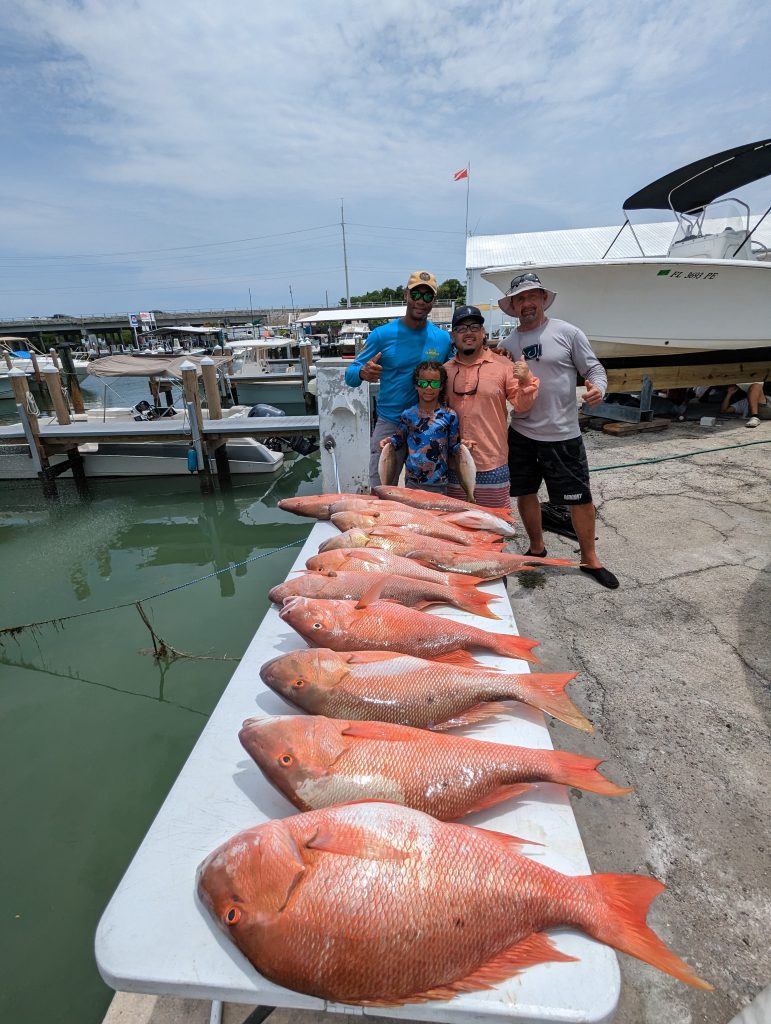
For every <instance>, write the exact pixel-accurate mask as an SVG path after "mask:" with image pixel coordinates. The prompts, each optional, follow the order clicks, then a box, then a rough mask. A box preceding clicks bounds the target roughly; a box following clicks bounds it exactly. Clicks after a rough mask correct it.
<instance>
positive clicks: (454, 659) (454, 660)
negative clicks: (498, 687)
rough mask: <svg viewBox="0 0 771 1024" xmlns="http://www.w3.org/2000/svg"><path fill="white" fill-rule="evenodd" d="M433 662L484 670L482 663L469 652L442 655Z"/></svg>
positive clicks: (451, 652) (432, 659) (433, 659)
mask: <svg viewBox="0 0 771 1024" xmlns="http://www.w3.org/2000/svg"><path fill="white" fill-rule="evenodd" d="M431 661H441V662H442V663H443V664H445V665H459V666H461V667H462V668H482V662H481V661H477V659H476V658H475V657H474V656H473V654H469V652H468V651H450V652H449V653H448V654H440V655H438V656H437V657H436V658H431Z"/></svg>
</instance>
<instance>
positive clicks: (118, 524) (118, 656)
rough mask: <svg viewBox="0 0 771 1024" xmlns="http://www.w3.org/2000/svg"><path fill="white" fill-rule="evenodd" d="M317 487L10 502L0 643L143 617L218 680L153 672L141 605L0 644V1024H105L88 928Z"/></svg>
mask: <svg viewBox="0 0 771 1024" xmlns="http://www.w3.org/2000/svg"><path fill="white" fill-rule="evenodd" d="M317 474H318V458H317V457H315V458H314V457H311V458H306V459H297V460H295V461H289V460H287V461H286V462H285V464H284V467H283V468H282V469H281V470H279V471H278V472H277V473H275V474H269V475H268V474H266V475H263V476H261V477H252V478H250V482H249V483H247V484H241V483H236V485H235V486H234V488H233V490H232V491H231V492H230V493H228V494H225V493H222V492H218V493H217V494H216V495H215V496H212V497H209V498H204V497H203V496H202V495H201V494H200V491H199V489H198V484H197V481H196V480H194V479H188V478H183V477H178V478H170V479H166V480H163V479H142V480H109V481H106V480H97V481H93V482H92V484H91V494H90V497H89V498H88V499H83V498H80V497H78V496H77V494H76V493H75V490H74V488H73V485H72V484H70V483H66V482H60V483H59V493H60V497H59V500H58V501H57V502H46V501H45V500H44V499H43V497H42V494H41V489H40V485H39V484H38V483H37V482H31V481H30V482H26V481H25V482H18V483H14V482H8V481H3V482H2V498H1V499H0V554H1V557H2V563H1V564H2V581H3V582H2V590H0V628H6V627H10V626H16V625H19V624H23V623H29V622H39V621H41V620H46V619H59V618H62V619H63V618H64V617H65V616H72V615H78V613H84V612H92V611H94V610H97V609H104V608H109V607H111V606H113V605H120V604H124V603H127V602H134V601H137V600H141V601H142V605H143V608H144V610H145V612H146V614H147V616H148V618H149V620H150V621H151V623H152V625H153V628H154V629H155V631H156V632H157V634H158V635H159V636H160V637H162V638H163V639H164V640H165V641H167V642H168V643H169V644H171V645H173V646H174V647H175V648H177V649H178V650H180V651H184V652H188V653H191V654H196V655H203V656H207V658H208V659H209V660H203V659H191V658H181V659H177V660H169V661H160V662H159V661H157V660H156V659H155V658H154V657H153V656H152V640H151V636H150V633H149V631H148V628H147V627H146V626H145V624H144V623H143V622H142V619H141V618H140V615H139V613H138V611H137V610H136V608H135V607H134V606H133V605H130V606H129V607H124V608H119V609H115V610H113V611H102V612H99V613H98V614H86V615H81V616H80V617H78V618H71V619H69V620H67V621H61V622H56V623H53V624H51V625H44V626H40V627H39V628H36V629H34V630H25V631H23V632H19V633H17V634H14V635H8V634H5V635H2V636H0V777H1V778H2V790H1V792H2V811H1V813H2V817H1V819H0V820H2V833H3V840H2V850H3V857H2V866H3V870H2V873H1V876H0V877H1V881H0V886H1V887H2V897H1V898H0V905H1V906H2V922H1V923H0V947H1V948H2V956H0V972H1V973H2V976H3V977H2V984H0V1020H2V1021H7V1022H9V1024H10V1022H14V1024H54V1022H55V1024H60V1022H61V1024H99V1022H100V1021H101V1020H102V1017H103V1015H104V1013H105V1012H106V1009H107V1006H108V1004H109V1002H110V999H111V998H112V991H111V990H110V989H108V988H107V986H105V985H104V983H103V982H102V981H101V979H100V977H99V974H98V972H97V969H96V965H95V962H94V954H93V940H94V932H95V930H96V926H97V923H98V921H99V918H100V916H101V913H102V911H103V909H104V907H105V906H106V904H107V902H108V901H109V899H110V897H111V895H112V893H113V891H114V889H115V887H116V885H117V884H118V882H119V881H120V878H121V876H122V874H123V872H124V870H125V868H126V867H127V865H128V863H129V861H130V860H131V858H132V856H133V855H134V853H135V851H136V849H137V847H138V845H139V844H140V842H141V840H142V837H143V836H144V834H145V832H146V830H147V828H148V826H149V825H150V823H151V821H152V819H153V817H154V816H155V813H156V811H157V810H158V808H159V807H160V805H161V803H162V802H163V800H164V798H165V796H166V794H167V793H168V790H169V788H170V786H171V784H172V783H173V781H174V779H175V778H176V776H177V774H178V772H179V770H180V768H181V766H182V765H183V763H184V761H185V759H186V758H187V756H188V754H189V752H190V750H191V749H192V747H193V745H194V744H195V741H196V739H197V737H198V735H199V733H200V732H201V730H202V728H203V726H204V724H205V723H206V720H207V716H208V715H209V714H210V713H211V711H212V710H213V708H214V707H215V705H216V703H217V700H218V699H219V696H220V694H221V693H222V691H223V689H224V687H225V686H226V685H227V682H228V680H229V678H230V676H231V675H232V673H233V671H234V670H235V667H236V665H237V662H236V661H229V660H222V659H223V656H225V655H228V656H230V657H231V658H237V657H238V656H240V655H241V654H242V653H243V651H244V650H245V649H246V647H247V645H248V643H249V642H250V640H251V638H252V636H253V634H254V632H255V630H256V628H257V626H258V625H259V623H260V621H261V619H262V617H263V615H264V614H265V611H266V610H267V607H268V599H267V592H268V590H269V588H270V587H271V586H273V585H275V584H276V583H279V582H281V581H282V580H283V579H284V578H285V577H286V575H287V572H288V570H289V568H290V567H291V564H292V562H293V561H294V559H295V558H296V557H297V551H298V548H299V546H300V545H301V544H302V542H303V541H304V540H305V538H306V537H307V535H308V533H309V531H310V528H311V525H312V522H311V521H310V520H300V519H298V518H297V517H294V516H291V515H288V514H286V513H283V512H282V511H281V510H280V509H278V508H277V507H276V503H277V502H278V500H279V499H280V498H283V497H288V496H292V495H295V494H310V493H314V492H317V491H318V490H319V483H318V481H317V479H316V478H317ZM283 545H292V547H290V548H287V549H286V550H282V551H276V553H273V554H271V553H270V552H274V551H275V549H277V548H280V547H282V546H283ZM261 554H266V557H264V558H261V559H259V560H256V561H251V562H249V563H248V564H247V565H243V566H240V567H238V568H236V569H234V570H230V571H225V572H220V573H218V574H217V575H213V576H210V577H209V578H208V579H200V578H201V577H205V576H207V575H208V574H210V573H215V572H216V571H217V570H220V569H224V568H225V567H226V566H228V565H233V564H235V563H237V562H243V561H245V560H247V559H252V558H254V557H255V556H257V555H261ZM192 580H200V582H196V583H194V584H193V585H191V586H187V587H183V588H181V589H176V590H174V589H173V588H176V587H180V585H182V584H186V583H188V582H189V581H192ZM164 591H171V593H166V594H165V595H164V596H157V597H154V596H153V595H159V594H162V593H163V592H164ZM191 884H192V883H191Z"/></svg>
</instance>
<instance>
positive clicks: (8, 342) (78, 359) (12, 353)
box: [0, 335, 90, 400]
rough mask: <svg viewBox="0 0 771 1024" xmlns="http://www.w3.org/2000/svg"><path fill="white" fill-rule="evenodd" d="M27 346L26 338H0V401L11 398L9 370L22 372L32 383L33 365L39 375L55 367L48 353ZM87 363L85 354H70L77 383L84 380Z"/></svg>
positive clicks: (33, 376)
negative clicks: (0, 358)
mask: <svg viewBox="0 0 771 1024" xmlns="http://www.w3.org/2000/svg"><path fill="white" fill-rule="evenodd" d="M28 346H29V342H28V340H27V338H22V337H15V336H12V335H2V336H0V354H2V357H3V359H2V362H0V366H1V365H4V366H5V369H4V370H2V371H1V372H0V400H3V399H12V398H13V388H12V387H11V381H10V378H9V376H8V373H9V372H10V371H11V370H22V371H23V372H24V373H25V374H26V375H27V378H28V380H29V381H30V382H32V381H33V380H35V375H36V369H35V363H37V370H38V371H40V372H41V373H42V372H43V370H46V369H47V368H48V367H51V366H55V365H56V363H55V361H54V358H53V356H51V355H50V354H49V353H44V352H39V351H38V350H37V349H30V348H29V347H28ZM33 354H34V357H35V358H34V361H33V358H32V356H33ZM89 362H90V359H89V357H88V355H87V354H86V353H85V352H73V353H72V364H73V367H74V370H75V376H76V377H77V379H78V381H82V380H84V379H85V377H86V375H87V374H88V364H89Z"/></svg>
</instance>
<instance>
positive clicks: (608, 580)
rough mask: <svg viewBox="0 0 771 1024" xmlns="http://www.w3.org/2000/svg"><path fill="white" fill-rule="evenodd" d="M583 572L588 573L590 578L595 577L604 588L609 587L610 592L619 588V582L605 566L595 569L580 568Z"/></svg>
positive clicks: (582, 566)
mask: <svg viewBox="0 0 771 1024" xmlns="http://www.w3.org/2000/svg"><path fill="white" fill-rule="evenodd" d="M579 568H580V570H581V572H585V573H587V574H588V575H589V576H593V577H594V579H596V580H597V582H598V583H600V584H601V585H602V586H603V587H607V588H608V590H615V589H616V588H617V587H618V580H617V579H616V577H615V576H614V575H613V573H612V572H611V571H610V569H606V568H605V567H604V566H600V567H599V568H598V569H595V568H594V567H593V566H589V565H581V566H579Z"/></svg>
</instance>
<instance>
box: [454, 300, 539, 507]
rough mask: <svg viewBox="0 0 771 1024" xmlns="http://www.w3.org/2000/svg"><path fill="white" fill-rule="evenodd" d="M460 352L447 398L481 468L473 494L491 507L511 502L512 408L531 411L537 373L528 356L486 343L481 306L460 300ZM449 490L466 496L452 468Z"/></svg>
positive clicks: (457, 333) (457, 322)
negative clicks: (505, 353) (503, 354)
mask: <svg viewBox="0 0 771 1024" xmlns="http://www.w3.org/2000/svg"><path fill="white" fill-rule="evenodd" d="M452 340H453V344H454V345H455V356H454V358H453V359H450V360H449V362H447V363H445V364H444V368H445V370H447V398H446V401H447V404H448V405H449V406H450V408H451V409H454V411H455V412H456V413H457V414H458V419H459V420H460V436H461V441H462V442H463V444H465V445H466V447H467V448H468V449H469V451H470V452H471V455H472V458H473V459H474V465H475V466H476V470H477V479H476V487H475V489H474V500H475V501H476V502H477V504H479V505H484V506H485V507H486V508H506V509H510V508H511V496H510V494H509V463H508V458H509V448H508V435H507V429H508V410H507V407H506V400H507V399H508V401H509V402H510V403H511V405H512V406H513V408H514V409H515V410H516V411H517V412H528V411H529V410H530V409H532V407H533V403H534V402H535V400H536V398H537V396H538V378H537V377H534V376H533V374H532V373H531V372H530V368H529V367H528V365H527V363H526V362H525V360H524V359H520V360H519V362H516V363H514V364H513V367H512V363H510V362H509V361H508V360H504V359H501V358H500V357H498V356H494V355H493V354H492V353H491V352H490V351H489V349H487V348H486V346H485V319H484V317H483V316H482V314H481V313H480V312H479V310H478V309H477V307H476V306H461V307H460V308H459V309H456V310H455V313H454V314H453V318H452ZM447 493H448V494H449V495H451V496H452V497H454V498H465V494H464V491H463V488H462V487H461V485H460V480H459V479H458V476H457V474H456V473H454V472H453V471H452V470H451V471H450V478H449V486H448V488H447Z"/></svg>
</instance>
